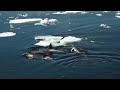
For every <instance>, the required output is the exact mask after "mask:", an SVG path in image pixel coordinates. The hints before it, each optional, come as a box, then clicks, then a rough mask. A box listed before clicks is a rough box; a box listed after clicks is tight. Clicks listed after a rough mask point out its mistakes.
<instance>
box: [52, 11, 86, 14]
mask: <svg viewBox="0 0 120 90" xmlns="http://www.w3.org/2000/svg"><path fill="white" fill-rule="evenodd" d="M76 13H81V14H86V13H88V12H86V11H64V12H54V13H53V14H76Z"/></svg>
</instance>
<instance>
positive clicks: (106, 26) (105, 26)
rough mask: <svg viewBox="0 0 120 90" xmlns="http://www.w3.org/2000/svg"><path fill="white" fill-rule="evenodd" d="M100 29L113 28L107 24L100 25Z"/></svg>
mask: <svg viewBox="0 0 120 90" xmlns="http://www.w3.org/2000/svg"><path fill="white" fill-rule="evenodd" d="M100 27H104V28H111V27H110V26H108V25H106V24H100Z"/></svg>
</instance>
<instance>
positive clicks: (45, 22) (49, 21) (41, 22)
mask: <svg viewBox="0 0 120 90" xmlns="http://www.w3.org/2000/svg"><path fill="white" fill-rule="evenodd" d="M30 22H32V23H34V25H43V26H47V25H56V23H57V22H58V20H57V19H48V18H45V19H42V18H28V19H14V20H10V21H9V24H21V23H30Z"/></svg>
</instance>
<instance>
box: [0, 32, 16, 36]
mask: <svg viewBox="0 0 120 90" xmlns="http://www.w3.org/2000/svg"><path fill="white" fill-rule="evenodd" d="M15 35H16V33H13V32H2V33H0V37H11V36H15Z"/></svg>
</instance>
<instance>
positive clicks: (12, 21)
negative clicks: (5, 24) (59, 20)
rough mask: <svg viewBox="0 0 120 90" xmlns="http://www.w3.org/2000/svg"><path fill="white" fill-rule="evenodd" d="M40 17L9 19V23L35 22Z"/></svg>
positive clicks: (39, 19)
mask: <svg viewBox="0 0 120 90" xmlns="http://www.w3.org/2000/svg"><path fill="white" fill-rule="evenodd" d="M41 20H42V19H41V18H29V19H14V20H10V21H9V23H10V24H17V23H27V22H36V21H41Z"/></svg>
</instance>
